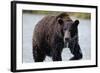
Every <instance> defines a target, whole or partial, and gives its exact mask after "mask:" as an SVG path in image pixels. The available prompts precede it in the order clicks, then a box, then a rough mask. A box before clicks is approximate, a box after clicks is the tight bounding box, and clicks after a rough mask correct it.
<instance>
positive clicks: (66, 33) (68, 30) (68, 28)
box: [57, 18, 79, 45]
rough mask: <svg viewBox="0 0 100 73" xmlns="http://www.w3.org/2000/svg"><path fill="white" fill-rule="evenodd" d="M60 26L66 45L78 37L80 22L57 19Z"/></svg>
mask: <svg viewBox="0 0 100 73" xmlns="http://www.w3.org/2000/svg"><path fill="white" fill-rule="evenodd" d="M57 21H58V24H59V25H60V26H61V29H60V30H61V33H62V35H63V41H64V44H65V45H67V43H69V42H70V41H71V40H72V39H73V38H74V37H75V36H76V35H78V24H79V20H75V21H72V20H66V19H63V18H58V19H57Z"/></svg>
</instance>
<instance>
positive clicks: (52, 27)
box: [32, 12, 82, 62]
mask: <svg viewBox="0 0 100 73" xmlns="http://www.w3.org/2000/svg"><path fill="white" fill-rule="evenodd" d="M78 24H79V20H75V21H73V20H72V19H71V18H70V16H69V15H68V13H66V12H62V13H60V14H59V15H56V16H52V15H48V16H45V17H44V18H43V19H42V20H40V21H39V22H38V24H37V25H36V26H35V28H34V32H33V39H32V45H33V59H34V61H35V62H42V61H44V60H45V57H46V56H50V57H51V58H52V60H53V61H62V57H61V53H62V50H63V48H64V47H68V48H70V51H71V53H72V54H73V57H72V58H71V59H70V60H79V59H81V58H82V52H81V49H80V46H79V43H78Z"/></svg>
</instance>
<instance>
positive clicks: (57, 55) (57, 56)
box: [52, 49, 62, 61]
mask: <svg viewBox="0 0 100 73" xmlns="http://www.w3.org/2000/svg"><path fill="white" fill-rule="evenodd" d="M52 60H53V61H62V58H61V51H59V50H57V49H54V50H53V52H52Z"/></svg>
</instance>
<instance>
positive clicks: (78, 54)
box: [69, 43, 83, 60]
mask: <svg viewBox="0 0 100 73" xmlns="http://www.w3.org/2000/svg"><path fill="white" fill-rule="evenodd" d="M73 45H74V47H73ZM69 48H70V51H71V53H72V54H73V57H72V58H71V59H70V60H79V59H82V56H83V55H82V52H81V48H80V46H79V44H78V43H75V44H70V45H69Z"/></svg>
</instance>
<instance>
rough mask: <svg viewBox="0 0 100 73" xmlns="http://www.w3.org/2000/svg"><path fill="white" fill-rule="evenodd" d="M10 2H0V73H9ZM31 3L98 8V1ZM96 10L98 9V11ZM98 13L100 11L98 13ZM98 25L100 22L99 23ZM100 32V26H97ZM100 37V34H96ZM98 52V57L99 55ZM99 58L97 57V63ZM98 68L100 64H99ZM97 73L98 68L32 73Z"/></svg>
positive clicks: (78, 0)
mask: <svg viewBox="0 0 100 73" xmlns="http://www.w3.org/2000/svg"><path fill="white" fill-rule="evenodd" d="M10 1H11V0H1V1H0V73H11V72H10V53H11V52H10V51H11V50H10V49H11V48H10V45H11V44H10V34H11V33H10V29H11V28H10V21H11V20H10ZM33 1H41V2H42V1H45V2H58V3H67V4H68V3H69V4H86V5H98V6H99V8H100V0H33ZM99 8H98V9H99ZM98 13H100V9H99V12H98ZM99 16H100V14H99V15H98V20H100V17H99ZM98 24H100V21H99V23H98ZM98 28H99V30H98V31H100V25H98ZM98 37H100V33H98ZM98 41H99V42H98V43H99V44H100V38H98ZM99 48H100V45H99V46H98V51H99V52H100V49H99ZM99 52H98V56H100V53H99ZM99 61H100V57H98V62H99ZM99 66H100V63H99ZM51 72H55V73H56V72H57V73H61V72H62V73H85V72H86V73H99V72H100V67H96V68H81V69H65V70H52V71H38V72H34V73H51ZM23 73H24V72H23ZM31 73H32V72H31Z"/></svg>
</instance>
